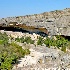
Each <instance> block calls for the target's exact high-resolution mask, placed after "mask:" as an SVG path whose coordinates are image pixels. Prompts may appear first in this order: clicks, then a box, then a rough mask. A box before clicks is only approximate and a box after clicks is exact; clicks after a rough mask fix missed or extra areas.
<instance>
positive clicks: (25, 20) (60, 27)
mask: <svg viewBox="0 0 70 70" xmlns="http://www.w3.org/2000/svg"><path fill="white" fill-rule="evenodd" d="M10 22H17V23H18V24H26V25H27V26H34V27H37V28H38V27H44V28H46V29H47V30H48V32H49V35H65V36H70V8H66V9H64V10H55V11H51V12H44V13H41V14H34V15H26V16H18V17H7V18H2V19H0V24H6V25H8V24H9V23H10Z"/></svg>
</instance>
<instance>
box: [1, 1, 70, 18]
mask: <svg viewBox="0 0 70 70" xmlns="http://www.w3.org/2000/svg"><path fill="white" fill-rule="evenodd" d="M65 8H70V0H0V18H5V17H14V16H24V15H31V14H40V13H43V12H49V11H54V10H63V9H65Z"/></svg>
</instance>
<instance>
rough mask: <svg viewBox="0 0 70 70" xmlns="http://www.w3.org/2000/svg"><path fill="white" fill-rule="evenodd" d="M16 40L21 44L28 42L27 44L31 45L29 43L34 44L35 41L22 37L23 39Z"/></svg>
mask: <svg viewBox="0 0 70 70" xmlns="http://www.w3.org/2000/svg"><path fill="white" fill-rule="evenodd" d="M15 40H16V41H17V42H21V43H24V42H26V43H27V44H29V43H30V44H34V40H32V39H31V38H30V37H21V38H19V37H17V38H16V39H15Z"/></svg>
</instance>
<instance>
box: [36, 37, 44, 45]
mask: <svg viewBox="0 0 70 70" xmlns="http://www.w3.org/2000/svg"><path fill="white" fill-rule="evenodd" d="M42 44H43V38H42V37H39V39H38V42H37V45H42Z"/></svg>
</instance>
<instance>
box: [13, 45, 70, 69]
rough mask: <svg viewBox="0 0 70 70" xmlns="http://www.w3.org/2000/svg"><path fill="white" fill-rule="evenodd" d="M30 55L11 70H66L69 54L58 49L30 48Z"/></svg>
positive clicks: (68, 65) (68, 63)
mask: <svg viewBox="0 0 70 70" xmlns="http://www.w3.org/2000/svg"><path fill="white" fill-rule="evenodd" d="M30 51H31V53H30V55H26V56H25V57H24V58H21V59H20V60H19V63H18V64H17V65H16V66H14V67H13V69H12V70H68V69H70V54H67V53H64V52H62V51H60V50H58V49H53V48H48V47H44V46H38V47H34V45H33V46H32V48H30Z"/></svg>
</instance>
